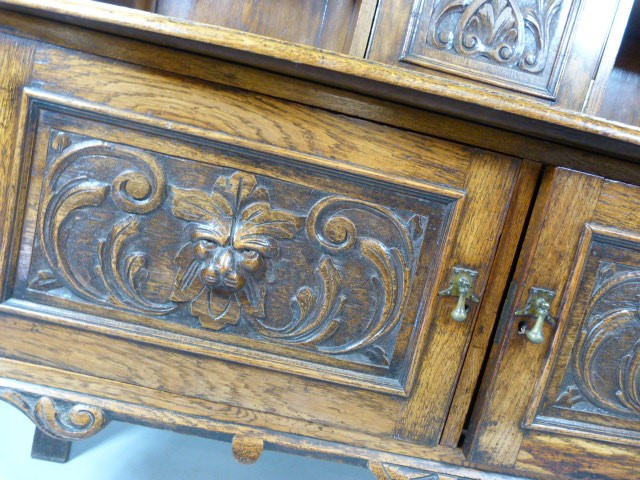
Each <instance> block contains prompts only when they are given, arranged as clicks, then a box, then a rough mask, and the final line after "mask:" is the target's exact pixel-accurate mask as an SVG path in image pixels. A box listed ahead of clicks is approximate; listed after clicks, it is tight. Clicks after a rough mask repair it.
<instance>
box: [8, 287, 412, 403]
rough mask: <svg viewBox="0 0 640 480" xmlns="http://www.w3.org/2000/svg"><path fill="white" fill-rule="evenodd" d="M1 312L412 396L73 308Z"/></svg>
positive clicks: (373, 379)
mask: <svg viewBox="0 0 640 480" xmlns="http://www.w3.org/2000/svg"><path fill="white" fill-rule="evenodd" d="M0 314H3V315H11V316H18V317H22V318H24V319H29V320H33V321H37V322H40V323H51V324H56V325H61V326H64V327H68V328H71V329H81V330H87V331H90V332H95V333H99V334H104V335H113V336H116V337H119V338H123V339H128V340H131V341H134V342H136V343H141V344H149V345H153V346H156V347H160V348H166V349H171V350H175V351H178V352H185V353H186V352H188V353H193V354H197V355H203V356H206V357H210V358H214V359H216V360H222V361H230V362H234V363H238V364H242V365H248V366H250V367H254V368H263V369H267V370H273V371H276V372H290V373H291V374H294V375H300V376H303V377H305V378H307V379H309V380H313V381H319V380H321V381H327V382H331V383H335V384H337V385H338V386H344V385H346V386H353V387H358V388H363V389H366V390H371V391H373V392H375V393H386V394H391V395H394V396H398V397H408V396H409V389H408V388H406V385H404V384H403V382H400V381H397V380H395V379H390V378H389V379H385V378H383V377H380V376H377V375H371V374H366V373H361V372H353V371H350V370H346V369H344V368H336V367H330V366H327V365H323V364H318V363H314V362H311V361H306V360H301V359H296V358H292V357H282V356H280V355H277V354H273V353H269V352H262V351H257V350H252V349H249V348H244V347H241V346H236V345H227V344H225V343H222V342H214V341H211V340H207V339H203V338H199V337H195V336H188V335H181V334H176V333H173V332H167V331H164V330H160V329H157V328H151V327H144V326H141V325H136V324H130V323H126V322H121V321H118V320H112V319H108V318H103V317H99V321H97V320H98V317H95V320H94V321H92V316H91V315H88V314H84V313H80V312H75V311H72V310H66V309H61V308H56V307H51V306H47V305H41V304H38V303H34V302H29V301H25V300H16V299H8V300H6V301H4V302H3V303H0Z"/></svg>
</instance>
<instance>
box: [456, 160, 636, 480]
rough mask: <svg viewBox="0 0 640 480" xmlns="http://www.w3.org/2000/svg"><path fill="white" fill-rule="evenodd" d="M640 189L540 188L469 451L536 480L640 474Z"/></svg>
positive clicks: (586, 179)
mask: <svg viewBox="0 0 640 480" xmlns="http://www.w3.org/2000/svg"><path fill="white" fill-rule="evenodd" d="M638 211H640V188H638V187H633V186H629V185H625V184H622V183H618V182H612V181H605V180H603V179H602V178H599V177H594V176H588V175H584V174H579V173H575V172H571V171H567V170H561V169H557V170H554V171H551V172H550V173H549V174H548V175H547V176H546V177H545V179H544V181H543V185H542V190H541V194H540V197H539V200H538V202H537V203H536V206H535V211H534V214H533V219H532V223H531V226H530V228H529V231H528V233H527V237H526V240H525V245H524V247H523V251H522V255H521V258H520V261H519V263H518V266H517V272H516V276H515V281H514V284H513V286H512V289H511V295H510V296H509V298H508V301H507V303H506V305H505V307H504V311H503V319H502V320H501V324H500V327H499V334H498V338H497V341H499V342H500V343H499V345H496V347H495V348H494V351H493V352H492V356H491V360H490V365H489V369H488V370H487V372H488V375H487V378H485V380H484V383H483V391H482V394H481V399H480V402H479V404H478V405H477V409H476V411H475V413H474V418H473V421H472V429H471V437H470V438H469V441H468V443H467V445H466V447H467V450H468V453H469V454H470V456H471V458H472V459H473V460H474V461H478V462H481V463H488V464H500V465H515V466H516V467H517V468H520V469H522V470H523V471H524V472H526V473H527V474H529V475H531V474H533V475H535V476H536V477H538V476H541V477H545V476H549V477H553V478H577V477H581V475H587V473H588V474H589V478H620V479H629V478H635V477H636V476H637V471H638V468H640V451H639V450H638V447H640V316H639V308H640V216H638Z"/></svg>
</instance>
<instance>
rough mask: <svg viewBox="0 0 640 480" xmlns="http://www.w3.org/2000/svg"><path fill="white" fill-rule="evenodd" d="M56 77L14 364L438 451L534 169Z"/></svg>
mask: <svg viewBox="0 0 640 480" xmlns="http://www.w3.org/2000/svg"><path fill="white" fill-rule="evenodd" d="M33 58H34V67H33V71H32V72H31V80H30V83H29V84H28V85H26V86H25V88H24V89H23V96H22V109H21V114H22V118H21V120H20V125H19V129H18V130H17V131H18V132H19V135H20V140H19V143H20V144H21V145H23V149H22V151H21V152H19V153H18V155H17V156H16V161H15V162H13V163H10V164H7V165H4V166H3V168H4V169H6V171H9V172H10V174H8V175H5V176H3V177H2V182H3V183H2V184H1V186H2V192H1V193H2V195H3V196H5V197H6V198H8V203H7V205H6V206H5V208H4V209H3V211H4V212H12V211H14V209H15V210H16V211H17V212H18V214H17V215H16V216H15V217H14V216H11V215H6V216H3V217H2V219H3V222H4V223H3V226H4V229H3V230H2V232H5V233H6V234H7V237H6V238H3V239H2V242H0V244H1V245H2V246H3V247H2V248H3V254H4V255H3V257H2V260H3V264H2V269H3V272H4V278H5V279H6V281H5V283H4V292H3V296H2V298H3V303H2V305H1V306H0V325H1V331H2V336H1V338H0V351H1V352H2V354H3V355H4V356H6V357H10V358H15V359H20V360H23V361H29V362H33V363H37V364H44V365H47V366H51V367H55V368H58V369H63V370H65V371H70V372H76V373H82V374H84V375H88V376H90V377H92V378H100V379H104V380H105V381H107V380H110V381H117V382H120V383H122V384H128V385H133V386H134V387H135V388H140V391H147V389H153V391H157V390H161V391H163V392H166V393H169V394H174V395H177V396H180V397H187V398H188V399H198V400H199V401H204V402H205V404H206V405H209V407H208V408H207V409H206V410H205V411H204V412H201V413H200V414H201V415H204V416H206V417H208V418H213V419H215V420H222V421H225V420H227V421H233V422H236V423H238V422H240V423H245V424H249V425H254V426H265V425H268V427H269V428H272V429H276V430H281V431H287V432H291V433H297V434H301V435H306V436H310V437H316V438H324V439H328V440H334V441H340V442H344V443H355V444H358V445H362V446H367V447H372V448H378V449H384V450H390V451H395V452H398V453H413V454H416V455H419V454H420V452H422V451H424V450H421V448H424V447H423V446H424V445H432V444H435V443H437V442H438V439H439V437H440V433H441V431H442V428H443V425H444V421H445V418H446V415H447V411H448V406H449V404H450V401H451V398H452V395H453V390H454V387H455V385H456V381H457V377H458V374H459V371H460V368H461V366H462V362H463V359H464V354H465V351H466V349H467V346H468V344H469V339H470V335H471V332H472V331H473V327H474V323H475V322H476V321H477V318H478V312H479V311H480V308H481V305H480V303H478V302H479V301H482V299H483V295H484V292H485V288H486V287H487V284H488V277H489V272H490V269H491V264H492V261H493V257H494V254H495V252H496V246H497V244H498V241H499V239H500V234H501V230H502V226H503V223H504V221H505V218H506V216H507V212H508V209H509V205H510V203H511V198H512V195H513V192H514V190H515V186H516V183H517V179H518V177H519V175H520V169H521V162H520V161H519V160H516V159H513V158H509V157H505V156H500V155H497V154H493V153H488V152H483V151H480V150H477V149H473V148H467V147H463V146H460V145H456V144H453V143H450V142H446V141H442V140H438V139H435V138H429V137H426V136H421V135H417V134H413V133H410V132H406V131H401V130H397V129H393V128H389V127H385V126H382V125H379V124H375V123H370V122H365V121H362V120H358V119H353V118H348V117H345V116H342V115H336V114H333V113H330V112H328V111H325V110H320V109H314V108H309V107H306V106H303V105H300V104H296V103H290V102H285V101H282V100H278V99H275V98H270V97H267V96H262V95H257V94H255V93H252V92H247V91H242V90H239V89H232V88H227V87H223V86H220V85H215V84H211V83H205V82H199V81H196V80H194V79H188V78H184V77H176V76H173V75H168V74H166V73H163V72H160V71H156V70H150V69H143V68H139V67H134V66H131V65H128V64H123V63H118V62H114V61H109V60H105V59H103V58H100V57H95V56H89V55H83V54H79V53H77V52H71V51H67V50H63V49H59V48H54V47H50V46H45V45H40V46H38V47H37V49H36V52H35V55H34V57H33ZM17 179H19V183H16V182H18V180H17ZM3 198H4V197H3ZM440 291H445V293H446V295H445V294H443V295H439V292H440ZM490 323H491V322H490ZM70 350H71V351H72V352H73V354H72V355H70V354H69V351H70ZM38 380H39V379H37V378H36V379H32V381H35V382H37V381H38ZM41 381H43V382H44V380H41ZM99 385H101V384H100V383H99ZM134 387H132V388H134ZM106 388H107V387H105V390H100V388H98V392H97V393H96V394H97V395H106V396H108V395H109V392H108V390H107V389H106ZM136 391H137V390H136ZM140 395H141V396H140V398H143V396H142V394H140ZM146 398H148V397H146ZM188 401H189V402H190V400H183V402H188ZM189 404H190V405H191V403H189ZM194 405H199V404H198V403H197V402H196V403H195V404H194ZM194 408H196V407H194Z"/></svg>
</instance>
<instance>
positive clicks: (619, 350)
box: [571, 262, 640, 420]
mask: <svg viewBox="0 0 640 480" xmlns="http://www.w3.org/2000/svg"><path fill="white" fill-rule="evenodd" d="M617 267H619V266H618V265H615V264H611V263H608V262H602V264H601V266H600V268H599V271H598V275H597V279H598V281H597V282H596V286H595V287H594V291H593V293H592V296H591V299H590V301H589V304H588V307H587V312H586V314H585V321H584V323H583V325H582V328H581V331H580V332H579V335H578V338H577V339H576V343H575V347H574V352H573V355H572V368H571V373H572V376H573V379H574V380H575V383H576V386H575V387H573V388H577V389H578V390H579V392H580V393H581V394H582V395H583V396H584V398H586V399H587V400H588V401H589V402H590V403H591V404H593V405H594V406H596V407H598V408H599V409H601V410H603V411H606V412H609V413H611V414H615V415H618V416H621V417H623V418H632V419H635V420H640V315H639V311H638V308H639V307H638V300H639V299H640V271H638V270H637V269H632V268H630V267H626V266H622V268H620V269H618V268H617Z"/></svg>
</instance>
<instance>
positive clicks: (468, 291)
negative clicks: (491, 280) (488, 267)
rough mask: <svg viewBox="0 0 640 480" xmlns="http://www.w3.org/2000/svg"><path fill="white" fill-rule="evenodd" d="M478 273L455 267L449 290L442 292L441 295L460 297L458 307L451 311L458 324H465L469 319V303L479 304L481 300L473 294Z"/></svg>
mask: <svg viewBox="0 0 640 480" xmlns="http://www.w3.org/2000/svg"><path fill="white" fill-rule="evenodd" d="M477 278H478V272H476V271H475V270H469V269H468V268H462V267H454V268H453V275H452V276H451V283H450V285H449V287H448V288H446V289H444V290H442V291H441V292H440V293H439V295H442V296H447V297H458V301H457V302H456V306H455V307H454V309H453V310H452V311H451V318H453V319H454V320H455V321H456V322H464V321H465V320H466V319H467V313H468V310H469V307H468V306H467V301H468V300H470V301H472V302H475V303H478V302H479V301H480V299H479V298H478V297H476V296H475V295H474V294H473V287H474V286H475V284H476V279H477Z"/></svg>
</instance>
